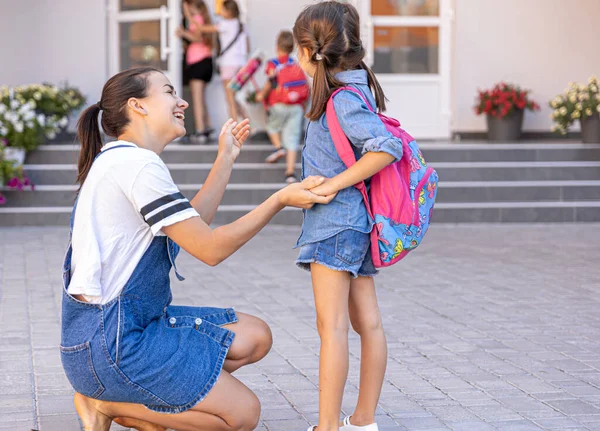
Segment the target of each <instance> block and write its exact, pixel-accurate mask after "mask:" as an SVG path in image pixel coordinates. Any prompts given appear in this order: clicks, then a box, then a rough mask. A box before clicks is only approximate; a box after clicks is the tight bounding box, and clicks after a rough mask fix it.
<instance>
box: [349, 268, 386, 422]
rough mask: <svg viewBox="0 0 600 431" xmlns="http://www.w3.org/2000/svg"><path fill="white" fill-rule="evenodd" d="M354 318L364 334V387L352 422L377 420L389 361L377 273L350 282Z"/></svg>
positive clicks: (351, 314) (358, 329) (362, 351)
mask: <svg viewBox="0 0 600 431" xmlns="http://www.w3.org/2000/svg"><path fill="white" fill-rule="evenodd" d="M348 305H349V309H350V322H351V323H352V328H354V330H355V331H356V332H357V333H358V334H359V335H360V388H359V392H358V403H357V405H356V409H355V410H354V414H353V415H352V418H351V423H352V425H357V426H364V425H369V424H372V423H373V422H375V409H376V408H377V403H378V402H379V396H380V395H381V387H382V385H383V379H384V376H385V368H386V364H387V344H386V340H385V333H384V331H383V326H382V324H381V314H380V313H379V306H378V305H377V295H376V293H375V282H374V280H373V277H358V278H356V279H354V280H352V281H351V282H350V300H349V303H348Z"/></svg>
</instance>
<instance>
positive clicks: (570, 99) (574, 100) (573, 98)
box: [569, 94, 577, 103]
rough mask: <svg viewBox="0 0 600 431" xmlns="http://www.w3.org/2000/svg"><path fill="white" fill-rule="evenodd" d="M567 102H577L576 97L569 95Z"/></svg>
mask: <svg viewBox="0 0 600 431" xmlns="http://www.w3.org/2000/svg"><path fill="white" fill-rule="evenodd" d="M569 102H571V103H575V102H577V96H576V95H575V94H571V95H570V96H569Z"/></svg>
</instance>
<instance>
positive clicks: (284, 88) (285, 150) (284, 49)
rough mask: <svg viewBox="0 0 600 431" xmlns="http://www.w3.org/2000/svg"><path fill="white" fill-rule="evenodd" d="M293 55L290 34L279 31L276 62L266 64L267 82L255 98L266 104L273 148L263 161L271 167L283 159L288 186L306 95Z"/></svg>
mask: <svg viewBox="0 0 600 431" xmlns="http://www.w3.org/2000/svg"><path fill="white" fill-rule="evenodd" d="M293 51H294V37H293V35H292V33H291V32H290V31H282V32H281V33H279V36H278V37H277V58H274V59H272V60H269V61H268V62H267V66H266V69H265V73H266V74H267V77H268V78H269V79H268V81H267V83H266V84H265V86H264V87H263V88H262V90H261V91H259V92H258V93H257V95H256V100H257V101H259V102H262V101H263V100H265V101H266V103H267V107H268V119H267V133H268V135H269V139H270V140H271V143H272V144H273V146H274V147H275V148H274V150H273V152H272V153H271V154H269V156H268V157H267V158H266V160H265V161H266V162H267V163H275V162H277V161H278V160H279V159H280V158H282V157H284V156H285V157H286V169H285V182H286V183H288V184H291V183H294V182H296V181H298V179H297V178H296V174H295V166H296V156H297V152H298V148H299V147H300V137H301V134H302V121H303V118H304V103H305V102H306V101H307V100H308V96H309V93H310V88H309V86H308V83H307V81H306V75H304V72H303V71H302V68H301V67H300V65H298V64H297V63H296V62H295V61H294V60H293V59H292V58H291V57H290V54H291V53H292V52H293Z"/></svg>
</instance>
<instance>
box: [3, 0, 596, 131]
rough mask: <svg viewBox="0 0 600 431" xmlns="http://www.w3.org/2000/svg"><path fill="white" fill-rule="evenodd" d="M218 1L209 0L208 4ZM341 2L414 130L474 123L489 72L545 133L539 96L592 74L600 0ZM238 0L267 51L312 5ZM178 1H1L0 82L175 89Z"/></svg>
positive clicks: (216, 93)
mask: <svg viewBox="0 0 600 431" xmlns="http://www.w3.org/2000/svg"><path fill="white" fill-rule="evenodd" d="M218 1H219V0H207V2H208V3H210V6H211V7H212V8H213V10H214V8H215V7H216V6H218V5H217V4H215V3H216V2H218ZM347 1H350V2H351V3H353V4H355V5H356V7H357V8H358V10H359V12H360V15H361V19H362V35H363V36H362V37H363V43H364V45H365V47H366V48H367V62H368V63H369V64H370V65H371V66H372V67H373V69H374V71H375V72H376V73H377V75H378V78H379V79H380V82H381V84H382V86H383V87H384V90H385V92H386V94H387V96H388V98H389V100H390V102H389V105H388V113H389V114H390V115H391V116H394V117H397V118H399V119H400V120H401V122H402V124H403V125H404V126H405V127H406V128H407V129H408V130H410V131H411V133H412V134H413V135H415V136H416V137H418V138H429V139H448V138H450V137H451V136H452V135H453V134H455V133H462V132H478V131H483V130H484V129H485V121H484V119H483V118H482V117H477V116H475V114H474V112H473V109H472V107H473V104H474V98H475V96H476V94H477V89H478V88H487V87H491V86H492V85H493V84H494V83H496V82H498V81H507V82H513V83H516V84H519V85H521V86H523V87H525V88H529V89H531V90H532V96H533V98H534V100H536V101H537V102H538V103H539V104H540V105H542V112H540V113H536V114H528V115H526V118H525V125H524V129H525V130H526V131H535V132H547V131H549V130H550V127H551V119H550V118H549V114H550V109H549V108H548V107H547V101H548V100H550V99H551V98H553V97H554V96H555V95H556V94H558V93H560V92H562V91H563V89H564V88H565V87H566V86H567V83H568V82H570V81H580V82H583V81H587V79H588V77H589V76H591V75H594V74H596V75H598V74H600V55H598V46H597V41H598V40H600V26H599V25H598V22H599V20H600V1H599V0H577V1H572V0H526V1H523V0H503V1H498V0H347ZM239 2H240V6H241V7H242V11H243V16H244V21H245V22H246V26H247V29H248V33H249V36H250V41H251V51H253V50H255V49H261V50H262V51H263V52H265V53H266V54H267V55H269V56H271V55H273V54H274V51H275V46H274V45H275V38H276V35H277V33H278V32H279V31H280V30H281V29H291V28H292V26H293V23H294V20H295V17H296V16H297V15H298V13H299V12H300V11H301V10H302V8H303V7H304V6H305V5H306V4H308V3H311V1H310V0H239ZM180 3H181V0H60V1H53V0H19V1H18V2H17V1H13V0H0V35H1V37H0V85H5V84H8V85H18V84H26V83H32V82H52V83H60V82H64V81H68V82H69V84H72V85H76V86H78V87H80V88H81V89H82V91H83V92H84V93H85V94H86V95H87V96H88V100H89V101H90V103H93V102H95V101H96V100H98V98H99V96H100V91H101V88H102V85H103V83H104V82H105V81H106V79H107V78H108V77H109V76H111V75H112V74H114V73H116V72H118V71H119V70H122V69H125V68H127V67H131V66H133V65H142V64H149V65H153V66H156V67H159V68H161V69H162V70H165V72H166V73H167V74H168V76H169V77H170V79H171V80H172V81H173V82H174V84H175V85H176V86H177V87H181V79H182V78H181V77H182V63H183V61H182V58H183V51H182V46H181V42H180V41H179V40H178V39H177V38H176V37H175V35H174V31H175V28H176V27H177V26H178V25H179V23H180V22H181V11H180V7H181V4H180ZM259 82H260V80H259ZM222 92H223V90H222V88H221V85H220V82H219V81H218V79H215V80H213V82H212V83H211V85H210V86H209V88H208V97H209V98H210V103H209V106H210V109H211V117H212V119H213V122H214V123H215V124H219V123H220V122H222V121H224V120H225V117H226V108H225V103H224V96H223V94H222ZM257 109H260V108H257ZM256 118H259V120H257V121H258V122H259V123H260V121H261V120H260V118H262V117H260V116H256ZM257 128H259V129H260V128H261V125H260V124H258V125H257Z"/></svg>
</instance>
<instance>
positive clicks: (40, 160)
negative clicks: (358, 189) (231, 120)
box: [27, 141, 600, 164]
mask: <svg viewBox="0 0 600 431" xmlns="http://www.w3.org/2000/svg"><path fill="white" fill-rule="evenodd" d="M419 145H420V147H421V149H422V151H423V154H424V156H425V159H426V160H427V161H428V162H429V163H437V162H498V161H505V162H511V161H512V162H516V161H523V162H527V161H529V162H535V161H538V162H541V161H568V160H570V161H600V145H596V144H577V143H557V144H540V143H525V144H489V143H475V144H463V143H429V142H425V143H421V144H419ZM272 149H273V147H272V146H271V145H269V144H268V142H265V141H256V142H253V143H249V144H246V145H245V146H244V149H243V151H242V153H241V154H240V157H239V159H238V162H239V163H258V162H263V161H264V159H265V157H267V155H268V154H269V153H270V152H271V151H272ZM78 151H79V146H78V145H73V144H72V143H69V144H68V145H42V146H40V147H39V148H38V150H36V151H34V152H32V153H30V154H29V155H28V156H27V163H28V164H75V163H77V157H78ZM216 154H217V145H215V144H210V145H183V144H177V143H174V144H171V145H169V146H167V147H166V148H165V151H164V152H163V153H162V154H161V157H162V158H163V160H164V161H165V162H166V163H212V162H213V161H214V160H215V157H216Z"/></svg>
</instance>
